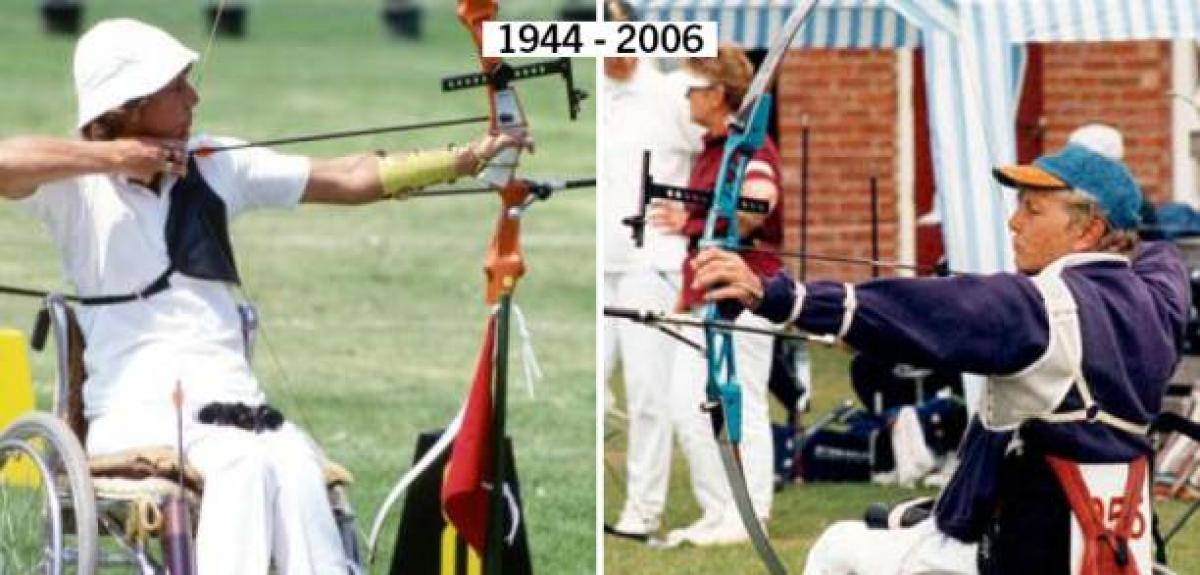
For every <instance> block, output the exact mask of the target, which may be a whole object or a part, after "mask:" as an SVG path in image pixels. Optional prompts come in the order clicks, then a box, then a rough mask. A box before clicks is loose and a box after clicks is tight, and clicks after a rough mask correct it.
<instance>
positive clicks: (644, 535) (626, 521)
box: [604, 506, 660, 541]
mask: <svg viewBox="0 0 1200 575" xmlns="http://www.w3.org/2000/svg"><path fill="white" fill-rule="evenodd" d="M659 525H660V524H659V519H658V516H657V515H647V514H645V513H641V512H639V511H638V510H636V509H634V508H632V507H629V506H626V507H625V508H624V509H623V510H621V516H620V517H619V518H618V519H617V522H616V523H615V524H613V525H612V526H608V525H605V526H604V532H605V533H608V534H610V535H616V536H617V537H625V538H629V539H636V540H642V541H644V540H646V539H648V538H649V537H650V535H651V534H652V533H654V532H655V531H658V528H659Z"/></svg>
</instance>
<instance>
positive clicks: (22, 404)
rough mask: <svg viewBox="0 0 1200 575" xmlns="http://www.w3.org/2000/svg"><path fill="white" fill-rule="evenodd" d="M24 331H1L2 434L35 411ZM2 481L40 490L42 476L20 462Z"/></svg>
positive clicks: (7, 470) (12, 465)
mask: <svg viewBox="0 0 1200 575" xmlns="http://www.w3.org/2000/svg"><path fill="white" fill-rule="evenodd" d="M26 349H27V346H26V345H25V336H24V335H23V334H22V333H21V332H20V330H15V329H0V430H3V429H4V428H6V427H8V424H10V423H12V422H13V421H14V420H16V419H17V418H18V417H21V416H22V415H24V414H26V413H28V412H30V411H32V410H33V378H32V377H31V376H30V374H29V355H28V353H27V352H26ZM0 473H2V474H3V477H2V478H0V481H3V482H5V483H8V484H10V485H11V484H19V485H29V486H31V487H36V486H37V482H38V473H37V471H36V470H35V468H34V466H33V463H32V462H30V461H28V460H26V459H24V458H18V459H17V460H16V461H15V462H12V463H9V464H7V465H5V466H4V468H3V469H2V470H0Z"/></svg>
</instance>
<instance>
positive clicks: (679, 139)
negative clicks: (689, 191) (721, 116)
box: [600, 60, 704, 272]
mask: <svg viewBox="0 0 1200 575" xmlns="http://www.w3.org/2000/svg"><path fill="white" fill-rule="evenodd" d="M604 98H605V116H604V122H605V126H604V135H605V137H604V139H603V142H602V143H601V145H603V146H604V156H603V157H604V166H603V169H602V170H600V173H601V176H602V178H603V180H602V186H601V189H602V190H603V191H604V194H605V196H604V200H605V201H604V214H603V219H602V224H601V225H602V226H603V230H604V271H605V272H624V271H627V270H629V269H632V268H643V269H644V268H647V267H648V268H651V269H658V270H668V271H678V270H679V266H680V263H681V262H682V261H683V257H684V255H686V254H687V239H686V238H684V237H683V236H681V235H666V234H663V233H662V232H660V231H658V229H656V228H655V227H654V226H652V225H648V224H647V226H646V231H645V246H644V247H643V248H642V249H636V248H635V246H634V244H633V241H632V239H631V238H630V234H629V228H628V227H627V226H624V225H622V224H621V220H622V219H623V218H625V217H627V216H631V215H634V214H635V213H637V211H638V208H639V206H638V199H639V198H640V197H641V193H640V192H641V184H642V152H643V151H646V150H649V151H650V174H651V176H652V177H653V178H654V180H655V181H656V182H658V183H662V184H669V185H672V186H685V185H687V182H688V176H690V175H691V169H692V160H693V158H694V157H695V156H696V154H699V153H700V151H701V150H702V149H703V134H704V130H703V128H701V127H700V126H698V125H696V124H694V123H692V121H691V113H690V110H689V108H688V101H687V96H686V93H685V89H684V86H683V83H682V82H681V81H680V80H679V78H678V74H675V73H672V74H663V73H662V72H659V71H658V69H657V68H655V65H654V62H652V61H650V60H642V61H641V62H638V67H637V70H636V71H635V72H634V75H633V76H632V77H631V78H630V79H629V80H627V81H624V82H619V81H613V80H609V81H608V82H606V83H605V85H604Z"/></svg>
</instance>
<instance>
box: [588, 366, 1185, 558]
mask: <svg viewBox="0 0 1200 575" xmlns="http://www.w3.org/2000/svg"><path fill="white" fill-rule="evenodd" d="M812 357H813V380H814V381H815V382H816V384H815V389H814V392H813V405H812V411H811V412H810V414H809V415H808V416H807V418H806V419H808V420H812V419H815V417H817V416H818V415H819V414H823V413H826V412H828V411H829V410H830V409H832V408H833V407H834V406H835V405H836V404H837V403H839V402H841V401H842V400H843V399H846V398H851V397H853V396H854V393H853V391H852V390H851V388H850V382H849V376H848V375H847V370H846V367H847V364H848V361H849V356H848V355H847V354H846V353H845V352H843V351H841V350H839V349H830V348H825V347H814V348H813V350H812ZM617 387H618V388H619V384H618V386H617ZM618 392H619V389H618ZM619 429H620V426H619V425H610V426H609V428H608V429H607V430H606V438H607V439H606V441H605V450H604V461H605V467H606V470H605V475H604V494H605V500H604V517H605V519H606V520H608V521H615V520H616V518H617V515H618V514H619V513H620V511H621V504H622V503H623V500H624V495H625V494H624V491H623V490H624V488H625V485H624V483H623V479H624V473H625V470H624V465H625V451H624V448H625V447H624V436H623V435H622V434H621V433H620V432H619ZM614 430H617V431H614ZM687 474H688V470H687V465H686V463H685V462H684V461H683V458H682V457H681V456H676V457H675V458H674V462H673V465H672V469H671V487H670V495H669V496H668V499H667V513H666V516H665V517H664V518H663V522H664V524H665V526H666V529H673V528H677V527H683V526H686V525H688V524H689V523H691V522H692V521H694V520H696V519H697V518H698V517H699V515H700V510H699V507H698V506H697V505H696V503H695V500H694V499H693V498H692V494H691V486H690V485H689V483H688V475H687ZM935 493H936V492H935V491H934V490H931V489H922V490H909V489H903V488H899V487H882V486H878V485H870V484H861V483H842V484H832V483H814V484H809V485H799V484H797V485H792V486H789V487H787V488H786V489H784V490H783V491H779V492H776V494H775V502H774V507H773V509H772V513H771V524H770V533H769V535H770V538H771V544H772V545H773V546H774V547H775V550H776V552H777V553H779V555H780V557H781V558H782V559H783V560H784V563H785V564H786V565H787V568H788V571H789V572H791V573H800V572H802V570H803V569H804V559H805V557H806V556H807V553H808V549H809V548H810V547H811V546H812V544H813V542H814V541H816V538H817V537H818V536H819V535H820V534H821V532H822V531H823V530H824V529H825V528H826V527H828V526H829V525H830V524H832V523H833V522H835V521H838V520H842V519H855V518H860V517H862V513H863V511H864V510H865V509H866V508H867V506H868V505H870V504H871V503H872V502H875V501H898V500H901V499H905V498H909V497H913V496H916V495H934V494H935ZM1156 509H1157V511H1158V513H1159V516H1160V517H1159V518H1160V520H1161V525H1163V526H1164V527H1163V528H1164V530H1165V529H1166V527H1169V526H1171V525H1174V523H1175V521H1176V519H1177V518H1178V517H1179V516H1180V515H1182V514H1183V512H1184V511H1185V510H1186V506H1185V505H1182V504H1180V503H1177V502H1166V503H1160V504H1157V505H1156ZM1169 550H1170V552H1171V557H1170V560H1171V567H1172V568H1173V569H1175V571H1176V573H1179V574H1180V575H1183V574H1185V573H1186V574H1193V573H1200V518H1193V520H1192V521H1190V522H1189V523H1188V524H1187V527H1185V528H1184V530H1183V531H1181V532H1180V533H1179V534H1178V535H1176V536H1175V539H1174V540H1173V541H1172V542H1171V545H1170V546H1169ZM604 567H605V573H608V574H611V575H624V574H636V573H655V574H662V575H669V574H670V575H697V574H707V573H711V574H714V575H715V574H724V573H765V572H766V570H765V569H764V568H763V567H762V563H761V562H760V561H759V559H758V556H757V555H756V554H755V553H754V550H753V549H752V548H751V547H750V545H749V544H747V545H735V546H726V547H706V548H695V547H691V548H676V549H669V550H657V549H651V548H649V547H647V546H644V545H641V544H638V543H632V542H628V541H625V540H619V539H615V538H613V537H606V538H605V547H604Z"/></svg>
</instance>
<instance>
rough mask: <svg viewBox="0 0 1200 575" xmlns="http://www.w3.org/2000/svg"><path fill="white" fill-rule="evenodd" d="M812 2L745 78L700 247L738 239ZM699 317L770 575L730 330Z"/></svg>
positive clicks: (736, 471) (746, 507) (774, 563)
mask: <svg viewBox="0 0 1200 575" xmlns="http://www.w3.org/2000/svg"><path fill="white" fill-rule="evenodd" d="M815 4H816V0H804V1H803V2H801V3H800V4H799V5H797V6H796V8H794V9H793V10H792V13H791V14H790V15H789V16H788V19H787V21H786V22H785V23H784V25H783V29H782V31H781V33H780V35H779V36H778V37H777V38H776V39H775V41H774V42H773V43H772V45H771V49H770V50H769V51H768V53H767V57H766V58H765V59H764V60H763V64H762V66H760V67H759V69H758V71H757V72H756V73H755V75H754V78H753V80H752V81H751V82H750V88H749V90H748V91H747V93H746V96H745V98H744V99H743V100H742V103H741V105H740V106H739V107H738V110H737V113H736V115H735V116H734V117H733V118H731V120H730V123H729V131H728V137H727V139H726V141H725V150H724V152H723V155H722V158H721V168H720V170H719V171H718V173H717V181H716V185H715V187H714V189H713V199H712V208H711V209H710V210H709V212H708V216H707V218H706V219H705V225H704V234H703V236H702V237H701V239H700V246H701V247H707V246H716V247H720V248H723V249H727V250H735V249H737V247H738V244H739V243H740V235H739V232H738V225H737V211H738V205H739V200H740V195H741V189H742V184H743V182H744V181H745V176H746V167H747V165H748V163H749V161H750V159H751V158H752V157H753V156H754V154H755V153H757V152H758V150H759V149H761V148H762V146H763V143H764V141H765V140H766V136H767V124H768V122H769V119H770V110H771V96H770V94H769V93H768V92H767V89H768V87H769V86H770V84H771V82H772V80H773V79H774V77H775V73H776V71H777V70H778V69H779V65H780V63H781V62H782V61H783V57H784V55H785V54H786V53H787V49H788V46H790V45H791V43H792V39H793V38H794V37H795V35H796V32H797V31H799V29H800V26H801V24H803V23H804V21H805V19H806V18H807V17H808V15H809V14H810V13H811V12H812V9H813V7H814V6H815ZM721 220H724V221H725V222H726V226H725V232H724V234H718V229H719V228H718V225H717V224H718V222H719V221H721ZM704 319H705V321H706V322H707V323H708V325H706V326H705V328H704V338H705V342H706V344H707V347H706V349H707V353H706V354H705V355H706V360H707V364H708V376H707V381H706V383H705V395H706V396H707V402H706V404H705V408H706V409H707V410H708V412H709V417H710V418H711V419H712V424H713V435H714V436H715V438H716V440H717V443H718V446H719V448H720V451H721V464H722V467H724V469H725V475H726V477H727V478H728V480H729V488H730V491H731V493H732V494H733V498H734V503H735V504H736V507H737V510H738V514H739V515H740V516H741V519H742V524H743V525H745V527H746V532H747V533H748V534H749V536H750V540H751V542H752V543H753V544H754V549H755V551H757V552H758V555H759V557H760V558H761V559H762V561H763V564H764V565H765V566H766V568H767V571H768V572H769V573H771V574H772V575H783V574H786V573H787V569H786V568H785V567H784V565H783V562H782V561H780V559H779V556H778V555H776V553H775V550H774V549H773V548H772V547H771V543H770V541H769V540H768V539H767V535H766V532H765V531H764V530H763V527H762V524H761V523H759V520H758V514H757V513H755V510H754V507H753V505H752V504H751V500H750V496H749V491H748V489H747V487H746V480H745V475H744V470H743V467H742V461H741V450H740V443H741V433H742V389H741V385H740V383H739V382H738V376H737V362H736V354H735V351H734V350H735V345H734V339H733V334H732V333H729V332H728V331H726V332H719V331H717V330H716V329H715V328H714V325H716V324H715V322H717V321H718V320H719V319H720V314H719V312H718V310H717V306H716V305H715V304H714V303H709V304H708V305H706V306H705V308H704Z"/></svg>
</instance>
